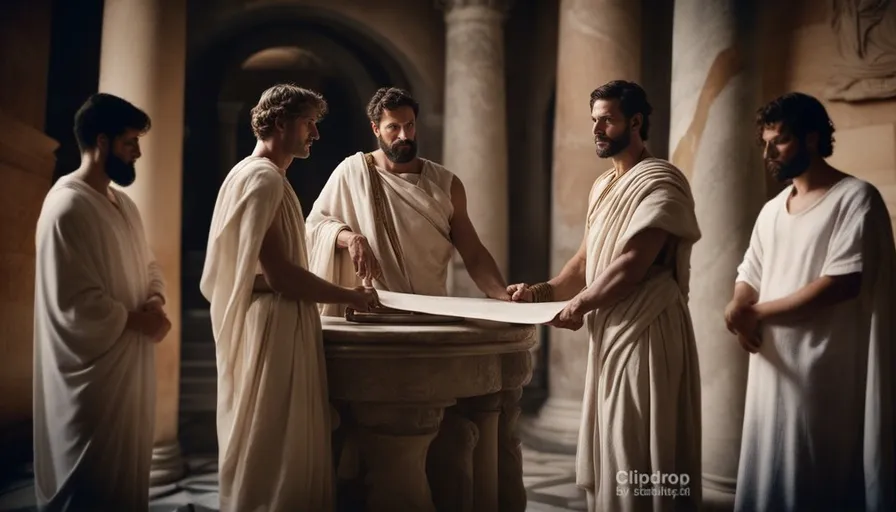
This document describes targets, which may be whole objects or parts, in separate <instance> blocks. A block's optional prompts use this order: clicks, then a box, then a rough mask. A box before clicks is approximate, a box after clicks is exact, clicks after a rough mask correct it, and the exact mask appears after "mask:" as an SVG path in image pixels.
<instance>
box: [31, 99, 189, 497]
mask: <svg viewBox="0 0 896 512" xmlns="http://www.w3.org/2000/svg"><path fill="white" fill-rule="evenodd" d="M149 127H150V120H149V117H148V116H147V115H146V114H145V113H144V112H143V111H141V110H140V109H138V108H137V107H135V106H134V105H132V104H130V103H128V102H127V101H125V100H123V99H121V98H119V97H116V96H113V95H110V94H95V95H93V96H91V97H90V98H89V99H88V100H87V102H86V103H84V105H83V106H82V107H81V108H80V109H79V110H78V112H77V114H76V115H75V137H76V138H77V141H78V145H79V146H80V149H81V166H80V167H79V168H78V169H77V170H76V171H74V172H72V173H71V174H69V175H67V176H64V177H63V178H61V179H60V180H59V181H57V182H56V184H55V185H54V186H53V188H52V189H50V191H49V193H48V194H47V196H46V198H45V200H44V203H43V207H42V209H41V213H40V218H39V219H38V222H37V234H36V244H37V266H36V267H37V268H36V276H35V277H36V278H35V301H34V480H35V493H36V497H37V502H38V505H39V506H40V507H41V509H42V510H146V509H147V506H148V500H149V470H150V460H151V458H152V443H153V426H154V423H155V420H154V419H155V386H156V381H155V360H154V350H155V347H154V344H155V343H156V342H159V341H161V340H162V339H163V338H164V337H165V335H166V334H167V333H168V331H169V329H170V328H171V323H170V322H169V321H168V318H167V317H166V315H165V312H164V311H163V305H164V304H165V285H164V282H163V280H162V274H161V271H160V269H159V267H158V266H157V265H156V263H155V259H154V257H153V255H152V252H151V251H150V248H149V246H148V245H147V242H146V238H145V236H144V232H143V224H142V222H141V220H140V214H139V212H138V211H137V207H136V206H135V205H134V202H133V201H131V199H130V198H128V196H127V195H126V194H124V193H123V192H121V191H120V190H116V189H114V188H112V187H110V186H109V184H110V182H114V183H116V184H118V185H120V186H123V187H126V186H128V185H130V184H131V183H133V182H134V179H135V176H136V174H135V171H134V162H135V161H136V160H137V159H138V158H139V157H140V144H139V137H140V136H141V135H142V134H144V133H146V132H147V131H148V130H149Z"/></svg>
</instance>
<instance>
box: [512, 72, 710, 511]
mask: <svg viewBox="0 0 896 512" xmlns="http://www.w3.org/2000/svg"><path fill="white" fill-rule="evenodd" d="M651 111H652V109H651V106H650V104H649V103H648V101H647V95H646V94H645V92H644V90H643V89H642V88H641V87H640V86H639V85H638V84H635V83H633V82H625V81H613V82H609V83H607V84H604V85H602V86H600V87H598V88H597V89H595V90H594V92H592V93H591V117H592V120H593V123H594V124H593V135H594V143H595V145H596V150H597V156H598V157H600V158H602V159H604V158H609V159H610V160H611V161H612V163H613V168H611V169H610V170H608V171H607V172H605V173H603V174H602V175H601V176H600V177H599V178H597V180H596V181H595V182H594V186H593V187H592V189H591V194H590V196H589V199H588V214H587V217H586V226H585V236H584V239H583V241H582V245H581V247H580V248H579V251H578V252H577V253H576V254H575V256H573V258H572V259H571V260H570V261H569V262H568V263H567V264H566V266H564V267H563V269H562V270H561V272H560V274H559V275H558V276H557V277H555V278H553V279H551V280H550V281H548V282H546V283H539V284H536V285H532V286H529V285H526V284H514V285H511V286H510V287H508V291H509V292H510V293H511V294H512V300H514V301H525V302H530V301H535V302H543V301H550V300H562V301H565V300H570V302H569V304H568V306H567V307H566V308H565V309H564V310H563V311H562V312H560V314H559V315H558V316H557V317H556V318H555V319H554V321H553V322H552V323H551V325H552V326H554V327H560V328H565V329H571V330H578V329H579V328H581V327H582V325H583V324H584V323H587V325H588V331H589V334H590V343H589V350H588V362H587V373H586V377H585V379H586V382H585V397H584V401H583V403H584V408H583V411H582V425H581V428H580V430H579V442H578V455H577V457H576V483H577V484H578V485H579V486H580V487H582V488H584V489H585V490H586V492H587V498H588V510H590V511H592V512H593V511H595V510H694V509H696V508H698V506H699V504H700V503H701V490H700V470H701V460H700V454H701V447H700V442H701V441H700V371H699V367H698V362H697V349H696V344H695V340H694V332H693V327H692V324H691V316H690V313H689V311H688V281H689V274H690V254H691V247H692V246H693V244H694V243H695V242H696V241H697V240H699V239H700V230H699V228H698V226H697V220H696V217H695V214H694V201H693V199H692V197H691V192H690V187H689V185H688V182H687V179H686V178H685V176H684V175H683V174H682V173H681V171H679V170H678V169H676V168H675V167H674V166H673V165H672V164H670V163H669V162H667V161H665V160H661V159H659V158H654V157H652V156H651V155H650V153H649V152H648V151H647V148H646V147H645V145H644V141H646V140H647V137H648V130H649V127H650V113H651ZM634 475H641V476H634ZM653 475H657V476H658V477H661V480H662V481H661V483H660V485H658V486H656V487H654V486H653V485H652V484H651V483H650V482H644V480H643V478H642V477H643V476H648V477H649V478H648V479H649V480H651V481H654V482H655V480H654V478H652V477H653ZM663 475H665V477H663ZM673 475H674V476H673ZM670 477H671V479H670ZM672 493H675V494H676V496H673V495H672Z"/></svg>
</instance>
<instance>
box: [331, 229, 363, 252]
mask: <svg viewBox="0 0 896 512" xmlns="http://www.w3.org/2000/svg"><path fill="white" fill-rule="evenodd" d="M356 236H358V233H355V232H354V231H352V230H351V229H349V228H348V227H345V228H343V229H342V231H340V232H339V234H338V235H336V248H337V249H348V245H349V243H351V241H352V239H353V238H355V237H356Z"/></svg>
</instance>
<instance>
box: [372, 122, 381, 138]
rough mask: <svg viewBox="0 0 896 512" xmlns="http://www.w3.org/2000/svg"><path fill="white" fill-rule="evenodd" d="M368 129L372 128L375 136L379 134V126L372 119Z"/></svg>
mask: <svg viewBox="0 0 896 512" xmlns="http://www.w3.org/2000/svg"><path fill="white" fill-rule="evenodd" d="M370 129H371V130H373V134H374V135H376V136H377V137H379V136H380V127H379V126H378V125H377V124H376V123H374V122H373V121H371V122H370Z"/></svg>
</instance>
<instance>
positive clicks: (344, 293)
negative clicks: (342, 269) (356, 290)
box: [269, 265, 353, 304]
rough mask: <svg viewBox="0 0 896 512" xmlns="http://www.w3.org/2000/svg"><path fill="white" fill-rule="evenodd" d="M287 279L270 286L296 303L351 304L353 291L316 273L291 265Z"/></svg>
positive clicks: (287, 272)
mask: <svg viewBox="0 0 896 512" xmlns="http://www.w3.org/2000/svg"><path fill="white" fill-rule="evenodd" d="M283 274H284V276H285V278H283V279H281V280H280V281H279V282H274V283H271V282H270V281H269V284H270V286H271V288H272V289H273V290H274V291H276V292H278V293H280V294H282V295H283V296H284V297H286V298H288V299H291V300H295V301H308V302H316V303H318V304H346V303H348V302H351V299H352V294H353V291H352V290H350V289H348V288H344V287H342V286H337V285H335V284H333V283H330V282H328V281H326V280H324V279H321V278H320V277H318V276H317V275H315V274H314V273H312V272H310V271H308V270H306V269H304V268H302V267H299V266H295V265H290V267H289V269H288V270H287V271H285V272H284V273H283Z"/></svg>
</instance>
